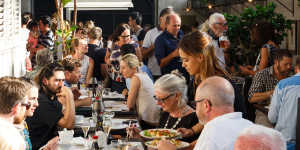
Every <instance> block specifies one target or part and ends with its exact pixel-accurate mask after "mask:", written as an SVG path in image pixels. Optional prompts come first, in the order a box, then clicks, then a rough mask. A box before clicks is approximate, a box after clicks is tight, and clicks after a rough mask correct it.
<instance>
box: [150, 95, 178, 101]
mask: <svg viewBox="0 0 300 150" xmlns="http://www.w3.org/2000/svg"><path fill="white" fill-rule="evenodd" d="M173 95H175V94H174V93H173V94H170V95H168V96H167V97H165V98H162V99H158V98H157V97H156V96H155V95H154V96H153V98H154V99H155V100H156V101H161V102H162V103H165V101H166V100H167V99H169V98H170V97H171V96H173Z"/></svg>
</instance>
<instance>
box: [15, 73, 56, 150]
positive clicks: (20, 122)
mask: <svg viewBox="0 0 300 150" xmlns="http://www.w3.org/2000/svg"><path fill="white" fill-rule="evenodd" d="M20 81H21V82H24V83H25V84H26V86H27V88H28V89H29V90H28V93H27V97H28V102H26V103H22V104H21V106H24V107H25V108H26V111H25V114H22V115H20V116H17V117H15V119H14V124H15V126H16V128H17V129H19V131H20V133H21V135H22V136H23V137H24V140H25V143H26V150H32V145H31V141H30V138H29V131H28V126H27V123H26V121H25V119H26V118H27V117H32V116H33V113H34V111H35V109H36V108H37V107H38V106H39V103H38V87H37V85H36V84H35V83H34V82H33V81H32V80H30V79H27V78H24V77H21V78H20ZM57 144H58V137H56V138H53V139H51V140H50V141H48V144H46V145H45V146H44V147H43V148H44V149H56V147H57ZM43 148H42V149H43Z"/></svg>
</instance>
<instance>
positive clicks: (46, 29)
mask: <svg viewBox="0 0 300 150" xmlns="http://www.w3.org/2000/svg"><path fill="white" fill-rule="evenodd" d="M51 24H52V22H51V18H50V17H49V16H42V17H41V18H40V19H39V29H40V32H41V35H40V36H39V38H38V45H37V47H36V48H37V50H40V49H42V48H48V49H49V50H53V48H54V35H53V32H52V31H51V28H50V27H51Z"/></svg>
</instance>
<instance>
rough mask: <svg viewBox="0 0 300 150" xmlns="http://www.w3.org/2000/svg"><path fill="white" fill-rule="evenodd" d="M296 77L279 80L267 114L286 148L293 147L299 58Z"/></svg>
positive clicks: (298, 83)
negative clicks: (284, 140) (280, 134)
mask: <svg viewBox="0 0 300 150" xmlns="http://www.w3.org/2000/svg"><path fill="white" fill-rule="evenodd" d="M294 69H295V73H296V75H294V76H292V77H289V78H286V79H283V80H281V81H280V82H279V83H278V84H277V86H276V88H275V90H274V94H273V96H272V101H271V105H270V109H269V113H268V118H269V120H270V122H272V123H275V124H276V125H275V129H276V130H278V131H279V132H281V133H282V135H283V136H284V138H285V139H286V141H287V142H288V147H289V146H290V145H293V146H295V140H296V121H297V106H298V98H299V97H300V92H299V91H300V57H299V56H298V57H297V60H296V66H295V68H294Z"/></svg>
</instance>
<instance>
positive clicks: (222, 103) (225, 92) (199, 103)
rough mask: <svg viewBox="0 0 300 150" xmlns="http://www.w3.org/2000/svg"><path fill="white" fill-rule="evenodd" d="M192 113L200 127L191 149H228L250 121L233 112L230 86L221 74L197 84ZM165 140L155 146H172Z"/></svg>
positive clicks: (161, 148) (168, 148) (163, 149)
mask: <svg viewBox="0 0 300 150" xmlns="http://www.w3.org/2000/svg"><path fill="white" fill-rule="evenodd" d="M193 103H194V104H195V105H196V114H197V117H198V119H199V122H200V123H201V124H203V125H204V128H203V130H202V132H201V134H200V136H199V138H198V140H197V143H196V146H195V147H194V150H232V149H233V147H234V142H235V140H236V139H237V137H238V136H239V134H240V132H241V131H242V130H244V129H245V128H247V127H249V126H251V125H252V124H253V123H252V122H250V121H248V120H246V119H243V118H242V113H241V112H234V110H233V103H234V89H233V87H232V85H231V83H230V82H229V81H228V80H226V79H224V78H222V77H217V76H213V77H209V78H207V79H206V80H204V81H202V83H201V84H200V85H199V86H198V88H197V91H196V95H195V101H193ZM175 149H176V147H175V146H174V145H172V144H170V143H169V142H167V141H161V142H160V143H159V144H158V150H175Z"/></svg>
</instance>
